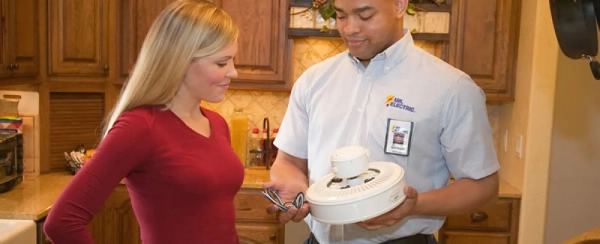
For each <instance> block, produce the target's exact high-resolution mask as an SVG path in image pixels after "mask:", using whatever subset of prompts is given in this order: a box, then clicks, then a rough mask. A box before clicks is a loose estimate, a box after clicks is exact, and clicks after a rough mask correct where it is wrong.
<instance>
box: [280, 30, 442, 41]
mask: <svg viewBox="0 0 600 244" xmlns="http://www.w3.org/2000/svg"><path fill="white" fill-rule="evenodd" d="M288 36H289V37H291V38H302V37H340V33H339V31H338V30H329V31H327V32H321V30H319V29H304V28H289V29H288ZM412 36H413V39H414V40H417V41H448V40H450V34H449V33H412Z"/></svg>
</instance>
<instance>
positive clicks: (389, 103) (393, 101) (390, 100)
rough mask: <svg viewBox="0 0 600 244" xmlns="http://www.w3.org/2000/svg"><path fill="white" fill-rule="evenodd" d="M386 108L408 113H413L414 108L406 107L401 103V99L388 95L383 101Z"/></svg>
mask: <svg viewBox="0 0 600 244" xmlns="http://www.w3.org/2000/svg"><path fill="white" fill-rule="evenodd" d="M385 106H386V107H394V108H398V109H402V110H406V111H408V112H412V113H414V112H415V108H414V107H411V106H408V105H406V104H404V103H403V102H402V98H398V97H395V96H394V95H388V96H387V98H386V99H385Z"/></svg>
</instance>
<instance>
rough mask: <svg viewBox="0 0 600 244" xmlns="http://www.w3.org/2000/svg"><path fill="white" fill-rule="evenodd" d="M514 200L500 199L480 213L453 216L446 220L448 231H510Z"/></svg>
mask: <svg viewBox="0 0 600 244" xmlns="http://www.w3.org/2000/svg"><path fill="white" fill-rule="evenodd" d="M512 211H513V207H512V200H509V199H500V200H498V201H496V203H494V205H492V206H490V207H488V208H486V209H483V210H481V211H478V212H474V213H470V214H465V215H458V216H451V217H448V218H447V219H446V224H445V227H446V228H447V229H472V230H496V231H510V222H511V216H512Z"/></svg>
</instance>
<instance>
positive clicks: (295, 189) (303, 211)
mask: <svg viewBox="0 0 600 244" xmlns="http://www.w3.org/2000/svg"><path fill="white" fill-rule="evenodd" d="M268 188H272V189H275V190H277V191H278V192H279V196H280V197H281V199H282V200H283V201H285V202H286V203H287V204H285V206H286V207H289V209H288V211H287V212H283V211H281V209H279V207H277V206H276V205H275V204H271V205H270V206H269V207H268V208H267V213H269V214H276V213H277V212H281V213H280V214H279V222H281V223H282V224H286V223H288V222H290V220H292V221H294V222H300V221H302V220H303V219H304V218H305V217H306V216H307V215H308V213H309V212H310V204H309V203H308V202H305V203H304V204H303V205H302V207H301V208H300V209H297V208H296V207H295V206H293V205H292V204H291V203H292V202H293V201H294V198H295V197H296V195H298V193H299V192H303V193H305V194H306V190H307V189H308V187H307V186H305V185H303V184H294V183H288V182H285V183H284V182H278V181H271V182H268V183H265V184H264V185H263V189H265V190H266V189H268Z"/></svg>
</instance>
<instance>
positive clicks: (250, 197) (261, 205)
mask: <svg viewBox="0 0 600 244" xmlns="http://www.w3.org/2000/svg"><path fill="white" fill-rule="evenodd" d="M234 205H235V217H236V219H238V220H258V221H277V216H276V215H275V214H268V213H267V207H269V205H271V203H270V202H269V201H268V200H267V199H265V197H264V196H263V195H262V194H261V193H260V191H259V190H254V189H242V190H240V191H239V192H238V194H237V195H235V198H234Z"/></svg>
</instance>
